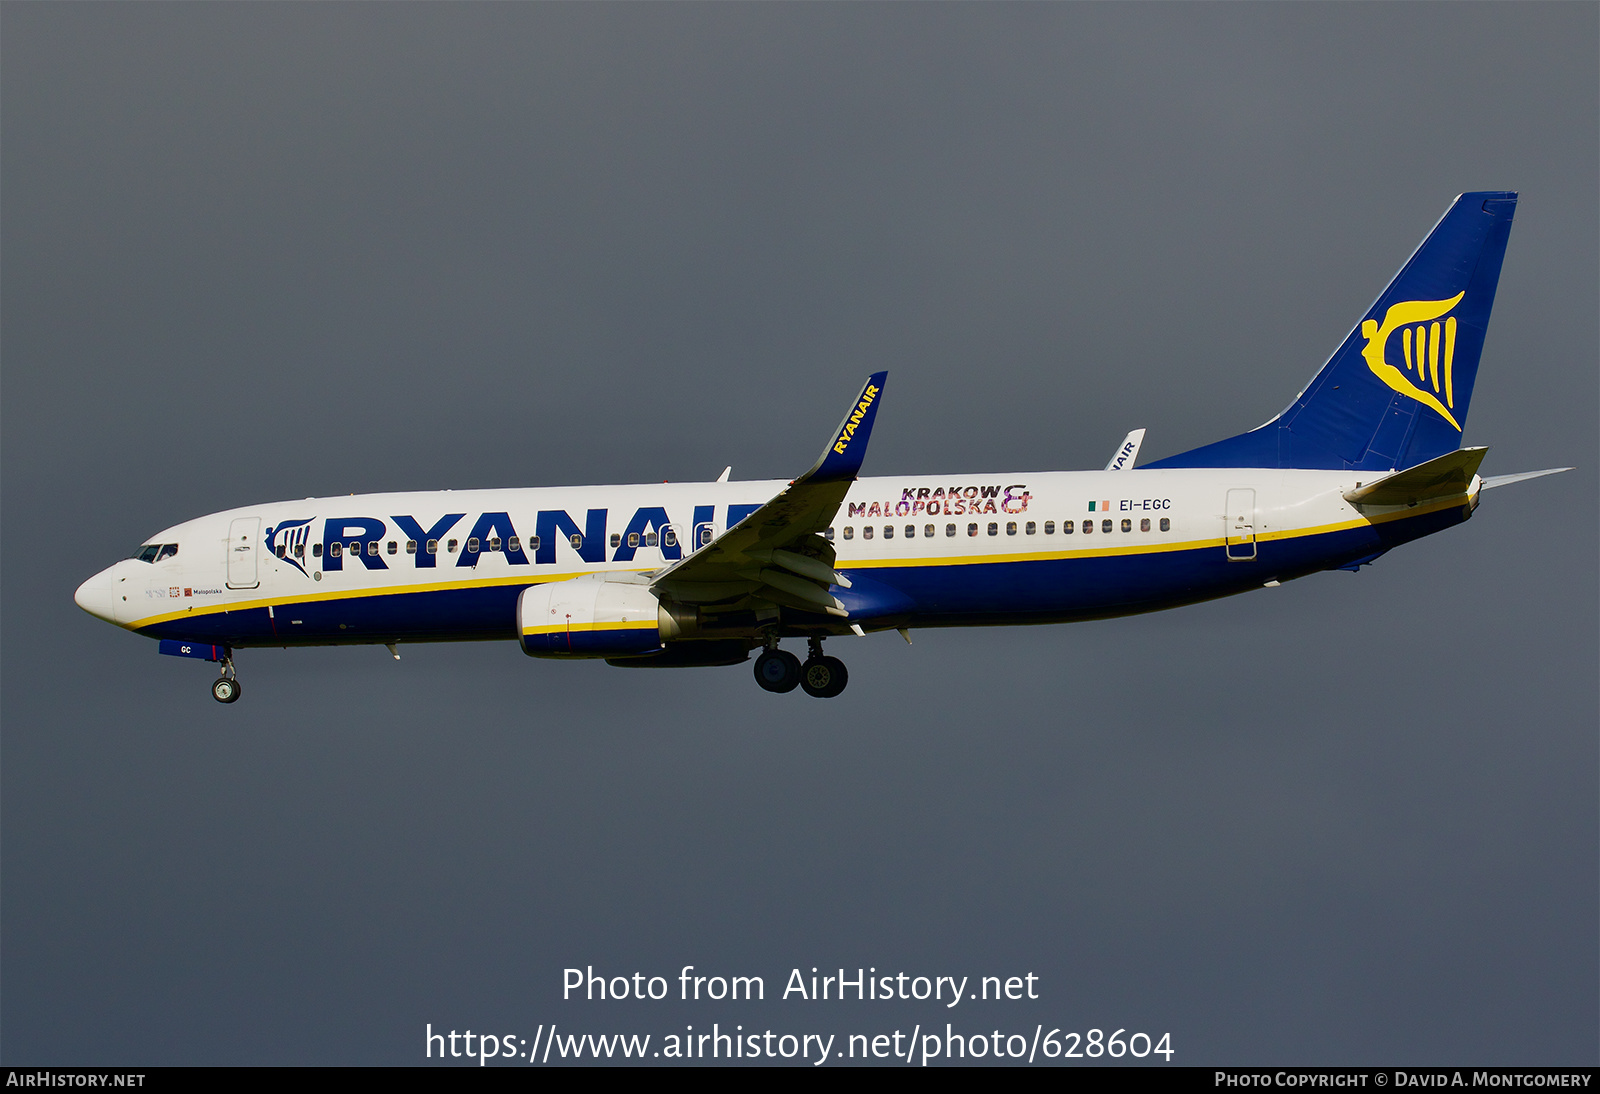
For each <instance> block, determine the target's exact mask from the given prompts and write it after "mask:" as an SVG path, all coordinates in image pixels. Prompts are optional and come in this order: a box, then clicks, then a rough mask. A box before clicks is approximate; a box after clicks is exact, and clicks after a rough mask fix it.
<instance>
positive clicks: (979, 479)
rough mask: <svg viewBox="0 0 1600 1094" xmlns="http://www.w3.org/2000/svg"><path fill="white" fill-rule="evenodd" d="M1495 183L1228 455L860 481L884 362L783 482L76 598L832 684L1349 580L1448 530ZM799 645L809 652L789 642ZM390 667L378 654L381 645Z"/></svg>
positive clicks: (360, 503) (316, 629) (265, 521)
mask: <svg viewBox="0 0 1600 1094" xmlns="http://www.w3.org/2000/svg"><path fill="white" fill-rule="evenodd" d="M1516 204H1517V196H1516V194H1514V193H1506V192H1493V193H1472V194H1463V195H1461V196H1460V197H1459V198H1457V199H1456V200H1455V201H1454V202H1453V203H1452V204H1451V206H1450V208H1449V209H1448V210H1447V211H1446V213H1445V215H1444V217H1443V219H1442V220H1440V222H1439V223H1438V224H1437V225H1436V226H1435V227H1434V229H1433V231H1432V232H1431V233H1429V235H1428V236H1427V238H1426V239H1425V240H1424V241H1423V243H1422V245H1421V246H1420V247H1419V248H1418V249H1417V251H1416V252H1415V253H1414V254H1413V255H1412V256H1411V258H1410V259H1409V260H1408V261H1407V262H1406V263H1405V265H1404V266H1403V267H1402V268H1401V270H1400V272H1399V274H1397V275H1396V276H1395V278H1394V280H1393V281H1392V282H1391V283H1390V284H1389V286H1388V288H1386V289H1384V291H1383V293H1382V294H1381V295H1380V296H1379V297H1378V299H1377V301H1376V302H1374V304H1373V305H1372V307H1371V308H1370V309H1368V311H1367V313H1366V315H1364V316H1363V317H1362V318H1361V320H1360V321H1359V322H1358V323H1357V324H1356V326H1355V329H1354V330H1352V331H1351V332H1350V334H1349V336H1348V337H1347V338H1346V339H1345V340H1344V342H1343V344H1341V345H1340V347H1339V348H1338V350H1336V351H1335V352H1334V354H1333V356H1332V357H1331V358H1330V359H1329V360H1328V362H1327V364H1325V365H1324V366H1323V367H1322V369H1321V370H1320V371H1319V372H1318V373H1317V374H1316V376H1315V377H1313V378H1312V380H1311V383H1310V384H1309V385H1307V387H1306V388H1305V390H1304V391H1302V392H1301V393H1300V394H1299V395H1297V396H1296V397H1295V399H1294V401H1293V402H1292V403H1290V405H1289V407H1288V408H1287V409H1286V410H1284V411H1283V412H1282V413H1281V414H1279V415H1278V416H1277V417H1275V418H1273V419H1272V420H1271V421H1269V422H1267V423H1266V424H1265V425H1262V426H1260V427H1258V428H1256V429H1252V430H1250V431H1248V432H1246V433H1241V434H1239V435H1238V436H1235V437H1230V438H1228V439H1227V440H1223V441H1218V442H1217V443H1215V444H1210V445H1207V446H1205V447H1203V448H1197V449H1194V450H1193V451H1190V452H1185V453H1182V454H1181V455H1177V456H1170V457H1168V458H1166V459H1163V460H1158V461H1156V462H1154V463H1151V464H1148V465H1146V466H1144V467H1140V468H1137V469H1136V468H1135V467H1134V464H1135V461H1136V460H1137V458H1138V452H1139V446H1140V443H1141V441H1142V438H1143V430H1136V431H1135V432H1133V433H1131V434H1129V436H1128V439H1127V440H1126V441H1125V442H1124V443H1123V445H1122V446H1121V447H1120V448H1119V449H1118V451H1117V453H1116V454H1115V456H1113V458H1112V460H1111V462H1110V463H1109V464H1108V465H1107V466H1106V468H1105V469H1104V470H1100V471H1066V472H1062V471H1044V472H1016V473H1009V474H1003V475H937V476H903V477H895V478H878V479H870V478H859V477H858V475H857V473H858V471H859V470H860V468H861V465H862V459H863V457H864V456H865V453H866V448H867V441H868V438H869V436H870V434H871V431H872V426H873V422H874V420H875V419H876V417H877V414H878V411H879V409H880V407H881V406H882V400H883V391H884V381H885V375H886V374H885V373H881V372H880V373H877V374H875V375H874V376H872V377H871V378H870V379H869V380H868V381H867V383H866V384H865V386H863V387H862V389H861V392H860V394H859V395H858V396H857V397H856V398H855V399H854V400H853V401H852V403H851V405H850V410H849V412H848V413H847V414H846V415H845V418H844V420H843V421H842V422H841V423H840V425H839V428H838V429H837V430H835V431H834V432H833V434H831V435H830V437H829V438H828V443H827V446H826V447H825V448H824V449H823V452H822V455H821V457H820V458H818V460H817V461H816V462H815V463H814V464H813V465H812V466H811V468H810V469H809V470H808V471H806V472H805V473H804V474H802V475H800V476H799V477H798V478H796V479H795V480H794V481H792V482H782V481H775V482H732V481H729V477H728V474H727V472H724V473H723V476H722V477H721V478H719V479H718V480H717V481H715V482H706V483H672V484H668V483H663V484H660V485H640V486H593V487H562V488H553V489H511V490H467V491H447V492H436V493H405V494H367V495H357V496H350V497H335V498H307V499H305V500H304V501H294V502H280V503H276V504H270V505H250V506H245V507H242V508H238V509H231V510H228V511H227V512H223V513H215V514H212V515H210V516H205V517H199V518H197V519H195V520H191V521H188V522H186V523H183V524H180V525H178V526H176V527H174V528H169V529H167V530H166V531H163V532H161V533H160V534H159V535H156V536H153V537H151V538H150V539H149V540H148V541H147V542H146V543H144V544H142V545H141V546H140V547H139V548H138V549H137V550H136V551H135V552H134V553H133V556H132V557H131V558H128V559H125V560H123V561H121V562H118V563H116V564H115V565H113V566H111V567H109V568H108V569H106V570H103V571H102V572H100V573H98V574H96V575H95V576H94V577H91V578H90V579H89V580H88V581H86V582H84V583H83V585H82V586H81V587H80V588H79V589H78V591H77V598H76V599H77V603H78V605H79V606H80V607H82V608H83V609H84V610H85V611H87V612H89V613H90V614H92V615H94V616H96V617H98V618H100V619H104V620H106V621H107V622H110V623H114V624H116V625H117V626H119V627H123V628H125V629H127V630H130V631H134V632H136V633H138V634H142V635H146V636H148V637H150V638H154V639H158V640H159V642H160V650H161V652H162V653H168V654H176V655H179V656H184V657H195V658H201V659H204V660H209V661H213V662H217V663H219V665H220V672H219V675H218V677H217V678H216V679H215V680H214V682H213V684H212V693H213V695H214V696H215V697H216V698H217V699H218V700H219V701H221V702H224V703H230V702H233V701H234V700H235V699H237V698H238V697H239V681H238V678H237V675H236V673H235V671H234V667H233V658H234V653H235V652H236V651H238V650H240V649H246V648H250V647H259V646H317V645H332V644H352V643H370V644H374V645H378V644H382V645H386V646H388V647H389V649H390V652H391V653H395V647H396V645H397V644H398V643H401V642H433V641H454V640H485V641H486V640H507V641H509V640H517V641H520V642H521V644H522V648H523V650H524V651H525V652H527V653H528V654H530V655H532V656H534V657H546V658H556V659H563V658H604V659H605V660H606V661H608V662H609V663H610V664H613V665H623V666H660V667H680V666H690V665H732V664H737V663H740V662H743V661H745V660H747V659H748V658H749V656H750V653H751V651H752V650H757V649H759V650H760V651H761V652H760V655H759V656H758V657H757V659H756V662H755V676H756V681H757V683H759V684H760V686H761V687H763V688H765V689H766V690H768V691H774V692H785V691H790V690H793V689H794V688H795V687H796V686H799V687H801V688H803V689H804V690H805V691H806V692H807V693H808V694H811V695H814V696H818V697H824V698H826V697H831V696H835V695H838V694H839V693H840V692H841V691H842V690H843V689H844V686H845V682H846V679H847V675H846V672H845V666H844V665H843V663H842V662H840V661H839V660H838V659H837V658H835V657H831V656H827V655H825V654H824V653H823V641H824V640H825V639H827V638H829V637H831V636H837V635H849V634H856V635H861V634H864V633H866V632H868V631H883V630H891V629H898V630H901V631H902V632H905V631H906V630H908V629H909V628H920V627H959V626H977V625H996V624H1018V623H1066V622H1073V621H1078V620H1088V619H1100V618H1106V617H1110V616H1119V615H1129V614H1133V613H1136V612H1148V611H1154V610H1157V609H1160V608H1171V607H1176V606H1178V605H1182V604H1192V603H1195V602H1197V601H1201V600H1208V599H1212V598H1214V597H1220V596H1227V595H1230V594H1232V593H1240V592H1245V591H1246V590H1249V589H1256V588H1260V587H1262V586H1264V585H1266V586H1271V585H1277V584H1279V583H1281V582H1284V581H1288V580H1290V579H1292V578H1298V577H1302V576H1305V575H1307V574H1311V573H1314V572H1316V571H1318V570H1355V569H1357V568H1359V567H1361V566H1365V565H1367V564H1368V563H1370V562H1372V561H1374V560H1375V559H1377V558H1378V557H1379V556H1380V555H1382V554H1383V553H1384V552H1386V551H1388V550H1390V549H1391V548H1393V547H1396V546H1398V545H1400V544H1402V543H1406V542H1408V541H1410V540H1414V539H1418V538H1420V537H1422V536H1426V535H1429V534H1431V533H1433V532H1437V531H1440V530H1442V529H1445V528H1449V527H1451V526H1452V525H1456V524H1460V523H1461V522H1462V521H1464V520H1466V519H1467V518H1468V517H1469V516H1470V515H1471V514H1472V511H1473V510H1474V509H1475V508H1476V507H1477V505H1478V502H1479V500H1480V497H1481V494H1482V491H1483V490H1485V489H1488V488H1491V487H1494V486H1499V485H1502V484H1505V483H1508V482H1512V481H1517V480H1520V479H1525V478H1532V477H1535V476H1537V475H1543V474H1551V473H1553V472H1554V471H1555V470H1567V469H1566V468H1558V469H1551V470H1550V471H1536V472H1528V473H1526V474H1522V475H1505V476H1500V477H1498V478H1487V479H1485V478H1483V477H1481V476H1480V475H1479V474H1478V468H1479V465H1480V463H1481V462H1482V461H1483V457H1484V453H1485V451H1486V449H1484V448H1462V447H1461V445H1460V442H1461V431H1462V426H1463V423H1464V422H1465V421H1466V417H1467V410H1468V406H1469V404H1470V402H1471V399H1472V388H1473V381H1474V379H1475V378H1476V376H1477V372H1478V362H1479V356H1480V354H1481V351H1482V349H1483V343H1484V335H1485V331H1486V329H1487V326H1488V322H1489V312H1490V308H1491V307H1492V305H1493V303H1494V296H1495V288H1496V285H1497V283H1498V281H1499V276H1500V264H1501V260H1502V258H1503V257H1504V254H1505V248H1506V240H1507V238H1508V236H1509V234H1510V230H1511V220H1512V216H1513V214H1514V212H1515V210H1516ZM784 639H804V640H805V642H806V645H807V651H808V656H807V659H806V660H805V662H804V663H802V662H801V661H800V659H799V658H798V657H796V656H795V655H794V654H793V653H791V652H789V651H788V650H785V649H783V648H782V645H781V643H782V642H783V640H784ZM395 655H396V656H398V653H395Z"/></svg>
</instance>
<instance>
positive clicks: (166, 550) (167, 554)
mask: <svg viewBox="0 0 1600 1094" xmlns="http://www.w3.org/2000/svg"><path fill="white" fill-rule="evenodd" d="M177 553H178V545H177V544H176V543H163V544H162V545H161V553H160V554H159V555H157V556H156V561H157V562H160V561H161V560H162V559H164V558H171V557H172V556H173V555H175V554H177ZM278 557H279V558H282V557H283V556H282V555H279V556H278Z"/></svg>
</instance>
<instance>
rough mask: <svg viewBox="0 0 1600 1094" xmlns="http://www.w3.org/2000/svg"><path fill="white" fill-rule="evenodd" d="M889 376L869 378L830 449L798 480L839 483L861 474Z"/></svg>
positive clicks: (835, 434) (847, 413)
mask: <svg viewBox="0 0 1600 1094" xmlns="http://www.w3.org/2000/svg"><path fill="white" fill-rule="evenodd" d="M888 376H889V374H888V373H887V372H874V373H873V374H872V375H871V376H869V377H868V378H867V382H866V385H865V386H864V387H862V389H861V394H860V395H857V396H856V399H855V402H854V403H853V404H852V405H851V407H850V409H849V411H848V412H846V414H845V416H844V420H843V421H841V422H840V423H839V428H838V429H835V430H834V431H833V438H832V439H831V440H830V441H829V442H828V447H827V448H825V449H823V450H822V455H821V456H820V457H819V458H818V459H817V462H816V463H814V464H812V465H811V470H809V471H807V472H806V473H805V474H804V475H801V476H800V477H799V478H798V479H796V480H795V482H796V483H802V482H839V481H848V480H850V479H854V478H855V477H856V475H857V473H858V472H860V470H861V461H862V460H864V459H865V458H866V455H867V440H868V438H870V437H871V435H872V421H873V419H874V418H876V417H877V416H878V402H879V400H880V399H881V398H882V396H883V385H884V381H885V380H886V379H887V378H888Z"/></svg>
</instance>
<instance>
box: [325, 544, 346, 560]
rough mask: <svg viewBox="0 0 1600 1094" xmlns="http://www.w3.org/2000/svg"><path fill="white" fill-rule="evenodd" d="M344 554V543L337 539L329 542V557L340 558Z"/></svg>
mask: <svg viewBox="0 0 1600 1094" xmlns="http://www.w3.org/2000/svg"><path fill="white" fill-rule="evenodd" d="M342 554H344V544H342V543H339V542H338V541H337V540H336V541H334V542H333V543H330V544H328V557H329V558H338V557H339V556H340V555H342Z"/></svg>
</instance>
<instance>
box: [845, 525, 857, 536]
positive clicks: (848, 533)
mask: <svg viewBox="0 0 1600 1094" xmlns="http://www.w3.org/2000/svg"><path fill="white" fill-rule="evenodd" d="M844 538H845V539H855V538H856V530H855V529H854V528H852V527H851V526H850V525H848V524H846V525H845V526H844Z"/></svg>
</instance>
